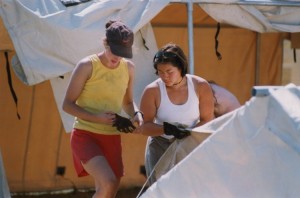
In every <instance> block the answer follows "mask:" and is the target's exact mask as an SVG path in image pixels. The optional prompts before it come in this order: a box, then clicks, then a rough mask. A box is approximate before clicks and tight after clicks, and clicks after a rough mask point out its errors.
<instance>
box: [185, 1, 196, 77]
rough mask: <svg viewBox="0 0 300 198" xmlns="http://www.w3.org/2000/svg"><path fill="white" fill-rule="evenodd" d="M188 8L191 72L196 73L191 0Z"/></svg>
mask: <svg viewBox="0 0 300 198" xmlns="http://www.w3.org/2000/svg"><path fill="white" fill-rule="evenodd" d="M187 9H188V35H189V36H188V40H189V73H190V74H194V37H193V2H192V0H189V2H188V4H187Z"/></svg>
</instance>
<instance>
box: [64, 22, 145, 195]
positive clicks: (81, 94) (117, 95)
mask: <svg viewBox="0 0 300 198" xmlns="http://www.w3.org/2000/svg"><path fill="white" fill-rule="evenodd" d="M103 43H104V47H105V50H104V51H102V52H100V53H98V54H94V55H91V56H88V57H86V58H83V59H82V60H81V61H79V63H78V64H77V65H76V67H75V69H74V70H73V73H72V77H71V80H70V83H69V86H68V89H67V92H66V95H65V98H64V102H63V110H64V111H65V112H67V113H69V114H71V115H73V116H74V117H75V121H74V127H73V131H72V133H71V148H72V155H73V161H74V167H75V169H76V172H77V174H78V176H79V177H81V176H86V175H91V176H92V177H93V178H94V180H95V191H96V192H95V194H94V196H93V197H115V195H116V193H117V191H118V187H119V183H120V179H121V177H122V176H123V162H122V148H121V138H120V132H119V131H122V130H120V128H119V127H115V126H118V125H116V123H119V122H118V121H119V120H120V116H119V115H118V114H120V113H121V111H122V109H123V110H124V111H125V112H126V113H127V114H128V115H129V116H130V117H131V118H132V121H133V122H135V123H137V124H138V125H141V124H142V122H143V118H142V113H141V112H140V111H139V110H138V109H137V106H136V105H135V103H134V101H133V78H134V64H133V62H131V61H129V60H128V59H125V58H132V44H133V32H132V31H131V30H130V29H129V28H128V27H127V26H126V25H125V24H124V23H122V22H120V21H109V22H108V23H107V24H106V38H105V39H104V42H103ZM121 118H122V117H121ZM122 119H123V118H122ZM123 120H124V119H123ZM125 121H126V122H125V123H127V124H128V122H129V125H128V126H130V127H129V128H128V127H127V128H125V130H124V131H126V132H132V131H133V130H134V127H131V126H132V123H131V122H130V121H129V120H126V119H125ZM122 124H123V122H122ZM122 124H121V125H122ZM122 126H123V125H122ZM121 128H122V127H121ZM117 129H118V130H119V131H118V130H117ZM122 132H123V131H122Z"/></svg>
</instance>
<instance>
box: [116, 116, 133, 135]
mask: <svg viewBox="0 0 300 198" xmlns="http://www.w3.org/2000/svg"><path fill="white" fill-rule="evenodd" d="M112 126H113V127H117V130H118V131H120V132H124V133H131V132H132V131H134V129H135V126H134V125H133V124H132V122H131V121H130V120H129V119H128V118H125V117H123V116H120V115H119V114H116V119H115V121H114V123H113V125H112Z"/></svg>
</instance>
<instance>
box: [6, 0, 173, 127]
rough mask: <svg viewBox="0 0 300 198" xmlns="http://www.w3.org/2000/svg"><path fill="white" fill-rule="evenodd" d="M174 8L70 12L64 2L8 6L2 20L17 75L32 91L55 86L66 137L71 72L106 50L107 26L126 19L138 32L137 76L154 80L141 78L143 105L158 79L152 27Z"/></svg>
mask: <svg viewBox="0 0 300 198" xmlns="http://www.w3.org/2000/svg"><path fill="white" fill-rule="evenodd" d="M168 3H169V1H167V0H163V1H162V0H154V1H136V0H127V1H125V0H124V1H118V0H112V1H89V2H87V3H82V4H80V5H77V6H71V7H65V6H64V5H63V4H62V3H61V2H60V1H59V0H56V1H54V0H53V1H49V0H29V1H11V0H2V5H3V6H0V14H1V17H2V19H3V22H4V25H5V26H6V28H7V30H8V32H9V34H10V37H11V39H12V41H13V44H14V47H15V50H16V54H17V56H15V57H14V58H13V68H14V71H15V73H16V74H17V76H18V78H19V79H20V80H21V81H22V82H23V83H24V84H27V85H35V84H38V83H41V82H43V81H45V80H49V79H50V80H51V86H52V90H53V93H54V96H55V99H56V103H57V106H58V109H59V112H60V116H61V119H62V121H63V125H64V128H65V131H66V132H70V131H71V129H72V123H73V117H72V116H70V115H68V114H66V113H65V112H63V110H62V108H61V106H62V100H63V96H64V93H65V92H66V89H67V85H68V82H69V77H70V72H72V70H73V68H74V67H75V65H76V63H77V62H78V61H79V60H80V59H82V58H83V57H85V56H87V55H90V54H92V53H97V52H99V51H100V50H103V49H104V47H103V45H102V38H104V37H105V24H106V22H107V21H109V20H115V19H121V20H122V21H123V22H124V23H126V24H127V25H128V26H129V27H130V28H131V29H133V31H134V32H135V41H134V45H133V54H134V58H133V59H132V60H133V62H135V63H138V65H136V73H137V74H138V73H147V74H148V75H146V76H136V78H135V87H134V89H135V94H136V95H135V96H134V98H135V100H136V101H138V100H137V99H138V98H140V95H141V93H142V91H143V88H144V87H145V86H146V85H147V84H148V83H149V82H151V81H152V80H154V79H155V74H154V72H153V71H152V63H151V61H148V60H152V57H153V55H154V54H155V52H156V51H157V46H156V42H155V37H154V34H153V31H152V28H151V26H150V24H149V23H148V22H149V21H150V19H151V18H153V17H154V16H155V15H156V14H157V13H158V12H160V11H161V9H163V7H165V6H166V5H167V4H168ZM103 10H105V12H104V11H103ZM144 41H145V43H144ZM137 54H138V56H136V55H137Z"/></svg>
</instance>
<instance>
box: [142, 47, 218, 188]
mask: <svg viewBox="0 0 300 198" xmlns="http://www.w3.org/2000/svg"><path fill="white" fill-rule="evenodd" d="M153 65H154V68H155V70H156V74H157V75H158V76H159V78H158V79H157V80H155V81H154V82H152V83H150V84H149V85H147V86H146V88H145V90H144V92H143V95H142V99H141V106H140V109H141V111H142V112H143V113H144V124H143V125H142V126H141V127H140V128H139V131H140V132H141V133H142V134H143V135H147V136H149V138H148V141H147V145H146V155H145V168H146V174H147V176H148V177H149V176H150V174H151V171H152V170H153V167H154V166H155V164H156V163H157V161H158V160H159V158H160V157H161V156H162V154H163V153H164V152H165V150H166V149H167V148H168V147H169V145H170V144H171V143H172V141H173V140H174V139H176V138H178V139H181V138H184V137H185V136H187V135H189V132H188V131H187V130H185V129H184V128H194V127H197V126H200V125H202V124H205V123H207V122H209V121H211V120H212V119H213V118H214V114H213V113H214V99H213V93H212V90H211V88H210V86H209V84H208V82H207V81H206V80H205V79H203V78H201V77H199V76H195V75H190V74H187V68H188V63H187V59H186V56H185V54H184V53H183V51H182V49H181V48H180V47H179V46H178V45H176V44H172V43H170V44H167V45H166V46H164V47H163V48H161V49H160V50H159V51H158V52H157V53H156V55H155V56H154V59H153ZM169 124H171V125H169ZM169 126H171V128H170V127H169ZM174 137H175V138H174ZM155 180H156V179H155V178H152V177H151V178H149V181H150V184H152V183H153V182H155Z"/></svg>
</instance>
